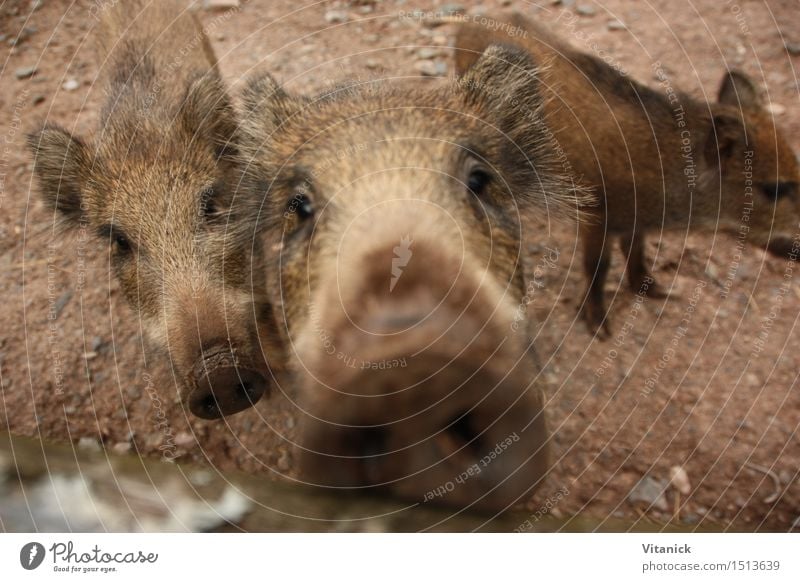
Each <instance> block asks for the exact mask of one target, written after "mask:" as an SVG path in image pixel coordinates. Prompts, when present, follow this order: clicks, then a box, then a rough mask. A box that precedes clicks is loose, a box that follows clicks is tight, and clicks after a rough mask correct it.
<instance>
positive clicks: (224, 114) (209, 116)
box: [181, 72, 238, 158]
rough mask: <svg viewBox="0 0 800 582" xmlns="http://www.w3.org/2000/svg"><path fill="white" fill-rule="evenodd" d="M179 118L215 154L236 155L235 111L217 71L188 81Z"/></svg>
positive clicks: (223, 156) (194, 136)
mask: <svg viewBox="0 0 800 582" xmlns="http://www.w3.org/2000/svg"><path fill="white" fill-rule="evenodd" d="M181 120H182V122H183V124H184V127H186V129H187V130H188V131H189V132H190V133H191V134H192V135H193V139H194V140H200V141H205V142H206V143H210V144H211V146H212V147H213V148H214V151H215V153H216V155H217V157H219V158H225V157H233V156H235V155H236V153H237V149H238V148H237V143H236V128H237V123H236V112H235V111H234V108H233V105H232V104H231V101H230V97H229V96H228V93H227V90H226V89H225V84H224V82H223V81H222V79H221V78H220V77H219V74H217V73H216V72H213V73H207V74H205V75H202V76H199V77H197V78H196V79H194V80H193V81H192V82H191V83H190V84H189V87H188V89H187V90H186V96H185V97H184V100H183V104H182V106H181Z"/></svg>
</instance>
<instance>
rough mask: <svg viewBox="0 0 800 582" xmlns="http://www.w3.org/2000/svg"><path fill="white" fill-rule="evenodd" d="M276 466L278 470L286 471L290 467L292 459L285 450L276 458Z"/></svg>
mask: <svg viewBox="0 0 800 582" xmlns="http://www.w3.org/2000/svg"><path fill="white" fill-rule="evenodd" d="M277 466H278V470H279V471H283V472H286V471H288V470H289V469H291V468H292V461H291V459H290V458H289V454H288V453H287V452H286V451H284V452H282V453H281V456H280V457H279V458H278V463H277Z"/></svg>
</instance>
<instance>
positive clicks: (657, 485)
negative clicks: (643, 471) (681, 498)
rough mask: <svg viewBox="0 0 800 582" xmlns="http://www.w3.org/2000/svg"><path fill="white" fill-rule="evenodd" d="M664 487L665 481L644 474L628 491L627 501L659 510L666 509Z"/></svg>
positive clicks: (665, 485) (665, 486) (667, 506)
mask: <svg viewBox="0 0 800 582" xmlns="http://www.w3.org/2000/svg"><path fill="white" fill-rule="evenodd" d="M666 488H667V483H666V482H665V481H662V480H661V479H656V478H655V477H651V476H649V475H645V476H644V477H642V479H641V480H640V481H639V482H638V483H637V484H636V485H634V487H633V489H631V491H630V493H628V501H630V502H631V503H633V504H644V505H647V506H648V507H652V508H654V509H657V510H659V511H667V510H669V504H668V503H667V498H666V497H665V496H664V490H665V489H666Z"/></svg>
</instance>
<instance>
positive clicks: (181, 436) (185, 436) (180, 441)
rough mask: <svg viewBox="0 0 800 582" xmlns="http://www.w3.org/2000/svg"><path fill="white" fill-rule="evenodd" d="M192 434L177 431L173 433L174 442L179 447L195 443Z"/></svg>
mask: <svg viewBox="0 0 800 582" xmlns="http://www.w3.org/2000/svg"><path fill="white" fill-rule="evenodd" d="M195 442H196V441H195V438H194V435H192V434H190V433H188V432H179V433H178V434H176V435H175V444H176V445H178V446H179V447H190V446H193V445H194V444H195Z"/></svg>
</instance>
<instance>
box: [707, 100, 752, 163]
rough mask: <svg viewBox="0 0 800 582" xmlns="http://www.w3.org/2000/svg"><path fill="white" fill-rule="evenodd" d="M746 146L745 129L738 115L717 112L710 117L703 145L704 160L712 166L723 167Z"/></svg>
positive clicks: (741, 152)
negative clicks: (710, 120)
mask: <svg viewBox="0 0 800 582" xmlns="http://www.w3.org/2000/svg"><path fill="white" fill-rule="evenodd" d="M746 146H747V130H746V129H745V126H744V123H743V122H742V119H741V118H740V117H739V116H738V115H731V114H729V113H718V114H716V115H714V116H713V117H712V123H711V129H710V130H709V132H708V137H707V138H706V145H705V151H704V154H705V158H706V162H707V163H708V165H709V166H711V167H712V168H716V167H718V166H719V167H720V168H721V169H722V170H724V169H725V166H726V164H727V163H728V162H729V161H730V160H731V159H732V158H735V157H736V155H738V154H743V152H744V151H745V149H746Z"/></svg>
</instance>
